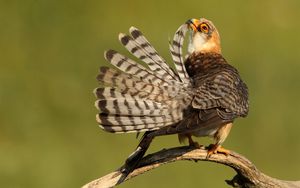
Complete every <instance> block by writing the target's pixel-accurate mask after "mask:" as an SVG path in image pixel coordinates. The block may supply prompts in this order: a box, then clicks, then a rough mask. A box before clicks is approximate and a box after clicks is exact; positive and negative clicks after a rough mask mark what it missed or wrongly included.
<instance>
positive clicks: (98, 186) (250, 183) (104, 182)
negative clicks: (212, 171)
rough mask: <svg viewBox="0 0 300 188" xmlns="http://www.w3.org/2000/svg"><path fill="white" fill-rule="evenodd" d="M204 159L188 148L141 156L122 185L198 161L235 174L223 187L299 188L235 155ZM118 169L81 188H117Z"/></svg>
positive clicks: (201, 153) (297, 183) (202, 153)
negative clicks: (159, 169)
mask: <svg viewBox="0 0 300 188" xmlns="http://www.w3.org/2000/svg"><path fill="white" fill-rule="evenodd" d="M206 155H207V150H205V149H195V148H191V147H188V146H184V147H176V148H170V149H163V150H161V151H159V152H156V153H153V154H149V155H147V156H145V157H144V158H143V159H142V161H141V162H140V164H139V166H138V167H137V168H136V169H135V170H134V171H133V172H131V173H130V174H129V175H128V177H127V178H126V179H125V181H126V180H129V179H131V178H133V177H135V176H138V175H140V174H143V173H144V172H147V171H149V170H152V169H154V168H157V167H159V166H161V165H163V164H167V163H171V162H175V161H179V160H189V161H196V162H197V161H199V160H200V161H210V162H215V163H220V164H223V165H226V166H229V167H231V168H233V169H234V170H235V171H236V173H237V174H236V175H235V176H234V177H233V179H232V180H225V181H226V183H227V184H228V185H231V186H232V187H247V188H248V187H249V188H250V187H251V188H254V187H264V188H269V187H270V188H271V187H272V188H274V187H282V188H300V181H285V180H279V179H275V178H272V177H270V176H267V175H265V174H264V173H262V172H260V171H259V170H258V169H257V168H256V167H255V166H254V164H252V163H251V162H250V161H249V160H248V159H247V158H245V157H244V156H242V155H240V154H238V153H235V152H231V154H230V155H228V156H226V155H224V154H213V155H211V156H210V157H209V158H206ZM120 169H122V167H121V168H120ZM120 169H118V170H116V171H114V172H112V173H110V174H107V175H105V176H103V177H101V178H98V179H96V180H93V181H91V182H89V183H87V184H86V185H84V186H83V187H82V188H106V187H114V186H116V185H117V182H118V180H119V179H120V177H121V176H122V173H121V172H120Z"/></svg>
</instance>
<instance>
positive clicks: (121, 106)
mask: <svg viewBox="0 0 300 188" xmlns="http://www.w3.org/2000/svg"><path fill="white" fill-rule="evenodd" d="M181 28H182V29H183V30H184V27H181ZM129 31H130V34H131V36H130V35H126V34H120V35H119V40H120V41H121V43H122V45H124V47H125V48H126V49H127V50H128V51H129V52H130V53H132V54H133V55H134V56H135V57H137V58H138V59H140V60H142V61H143V62H144V63H145V64H146V65H147V67H145V66H143V65H141V64H139V63H137V62H135V61H134V60H132V59H130V58H128V57H125V56H123V55H122V54H120V53H118V52H116V51H114V50H108V51H106V52H105V53H104V57H105V59H106V60H107V61H108V62H110V63H111V64H112V65H113V66H114V67H115V68H116V69H114V68H109V67H100V73H99V75H98V76H97V80H98V81H99V83H100V85H101V86H100V87H99V88H96V89H95V90H94V93H95V95H96V97H97V98H98V100H97V101H96V102H95V106H96V107H97V108H98V109H99V111H100V113H99V114H97V116H96V119H97V121H98V123H99V125H100V127H101V128H102V129H104V130H106V131H108V132H114V133H124V132H126V133H128V132H142V131H150V130H156V129H159V128H161V127H165V126H168V125H172V124H174V123H176V122H179V121H181V120H182V119H183V110H184V109H185V108H187V106H189V105H190V104H191V101H192V94H191V91H192V90H191V89H190V87H191V83H190V81H189V80H188V77H185V76H183V75H185V74H186V75H187V73H186V70H185V69H182V67H180V66H177V65H176V66H175V68H176V71H174V70H173V69H172V68H171V67H170V66H169V65H168V64H167V63H166V61H165V60H164V59H163V58H162V57H160V56H159V55H158V53H157V51H156V50H155V49H154V48H153V46H152V45H151V44H150V43H149V42H148V40H147V39H146V38H145V37H144V35H143V34H142V33H141V32H140V31H139V30H138V29H137V28H134V27H131V28H130V30H129ZM184 34H185V31H181V32H180V36H183V37H184ZM175 35H176V34H175ZM176 40H178V41H177V43H176V45H177V44H179V43H181V44H182V42H181V40H182V39H181V38H180V37H176V38H175V37H174V41H176ZM181 47H182V45H181ZM172 48H173V49H177V51H178V50H179V51H180V49H178V45H177V46H176V47H175V46H174V47H172ZM175 52H176V51H175ZM178 58H179V59H183V58H182V57H181V56H178ZM179 63H180V62H179ZM182 78H185V80H183V79H182Z"/></svg>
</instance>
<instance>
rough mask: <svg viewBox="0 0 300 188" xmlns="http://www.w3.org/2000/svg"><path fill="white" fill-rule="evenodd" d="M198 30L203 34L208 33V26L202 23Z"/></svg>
mask: <svg viewBox="0 0 300 188" xmlns="http://www.w3.org/2000/svg"><path fill="white" fill-rule="evenodd" d="M200 30H201V31H202V32H203V33H208V30H209V27H208V25H207V24H206V23H202V24H200Z"/></svg>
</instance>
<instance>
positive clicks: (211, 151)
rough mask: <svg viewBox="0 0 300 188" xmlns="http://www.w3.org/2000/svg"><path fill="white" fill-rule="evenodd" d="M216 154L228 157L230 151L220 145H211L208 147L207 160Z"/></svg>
mask: <svg viewBox="0 0 300 188" xmlns="http://www.w3.org/2000/svg"><path fill="white" fill-rule="evenodd" d="M216 153H222V154H224V155H226V156H228V155H229V154H230V150H227V149H225V148H223V147H222V146H220V145H216V144H211V145H209V146H208V151H207V156H206V158H209V157H210V156H211V155H212V154H216Z"/></svg>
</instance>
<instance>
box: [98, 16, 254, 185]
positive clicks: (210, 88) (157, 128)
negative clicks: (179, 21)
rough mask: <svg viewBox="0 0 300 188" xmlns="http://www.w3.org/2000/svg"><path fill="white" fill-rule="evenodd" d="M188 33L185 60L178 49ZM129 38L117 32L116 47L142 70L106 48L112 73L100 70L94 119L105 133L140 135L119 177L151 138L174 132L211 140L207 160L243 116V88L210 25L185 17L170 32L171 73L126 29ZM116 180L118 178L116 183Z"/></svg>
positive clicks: (245, 106) (139, 37)
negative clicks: (141, 136) (139, 139)
mask: <svg viewBox="0 0 300 188" xmlns="http://www.w3.org/2000/svg"><path fill="white" fill-rule="evenodd" d="M189 29H190V30H191V39H190V42H189V48H188V56H187V58H186V59H185V60H184V58H183V54H182V46H183V40H184V37H185V34H186V32H187V31H188V30H189ZM130 33H131V36H129V35H125V34H120V35H119V39H120V41H121V43H122V44H123V45H124V46H125V47H126V48H127V49H128V51H130V52H131V53H132V54H133V55H134V56H136V57H137V58H139V59H140V60H142V61H144V62H145V63H146V65H147V66H148V68H146V67H144V66H142V65H140V64H138V63H136V62H135V61H133V60H131V59H129V58H127V57H125V56H123V55H121V54H119V53H117V52H116V51H113V50H109V51H107V52H105V58H106V59H107V60H108V61H109V62H110V63H111V64H112V65H114V66H115V67H116V68H117V69H119V70H118V71H117V70H115V69H112V68H108V67H101V68H100V74H99V75H98V77H97V79H98V80H99V82H100V83H101V85H102V86H101V87H99V88H96V90H95V94H96V96H97V98H98V100H97V101H96V103H95V105H96V107H97V108H98V109H99V110H100V113H99V114H98V115H97V121H98V122H99V124H100V127H101V128H103V129H104V130H106V131H109V132H117V133H122V132H142V131H146V133H145V134H144V136H143V138H142V140H141V142H140V144H139V146H138V147H137V149H136V151H135V152H134V153H133V154H132V155H131V156H130V157H129V158H128V159H127V160H126V163H125V168H124V178H123V179H125V177H126V175H127V174H128V173H129V172H131V171H132V170H133V169H134V168H135V166H136V165H137V164H138V162H139V161H140V159H141V158H142V157H143V155H144V154H145V152H146V150H147V149H148V147H149V145H150V143H151V141H152V140H153V138H154V137H156V136H161V135H169V134H178V136H179V140H180V141H183V140H184V139H188V140H189V143H190V145H197V144H196V143H195V142H194V141H193V140H192V136H212V137H213V138H214V139H215V143H214V144H213V145H212V147H210V150H209V153H208V156H210V155H211V154H212V153H216V152H218V151H220V152H223V153H228V151H226V150H224V149H222V148H221V147H220V146H221V144H222V143H223V142H224V140H225V139H226V137H227V135H228V134H229V131H230V129H231V127H232V123H233V121H234V119H235V118H237V117H245V116H246V115H247V113H248V92H247V86H246V85H245V84H244V82H243V81H242V80H241V78H240V76H239V73H238V71H237V70H236V69H235V68H234V67H233V66H231V65H229V64H228V63H227V62H226V60H225V59H224V58H223V56H222V55H221V47H220V37H219V33H218V31H217V29H216V28H215V26H214V25H213V23H212V22H210V21H209V20H206V19H204V18H202V19H199V20H197V19H191V20H189V21H188V22H186V23H185V24H183V25H182V26H180V27H179V29H178V30H177V31H176V33H175V35H174V38H173V41H172V43H170V51H171V55H172V58H173V61H174V64H175V71H174V70H173V69H172V68H171V67H169V65H168V64H167V63H166V61H165V60H164V59H163V58H162V57H161V56H159V55H158V53H157V52H156V51H155V49H154V48H153V47H152V46H151V44H150V43H149V42H148V41H147V39H146V38H145V37H144V36H143V35H142V33H141V32H140V31H139V30H138V29H136V28H134V27H132V28H130ZM121 181H122V180H121Z"/></svg>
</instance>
